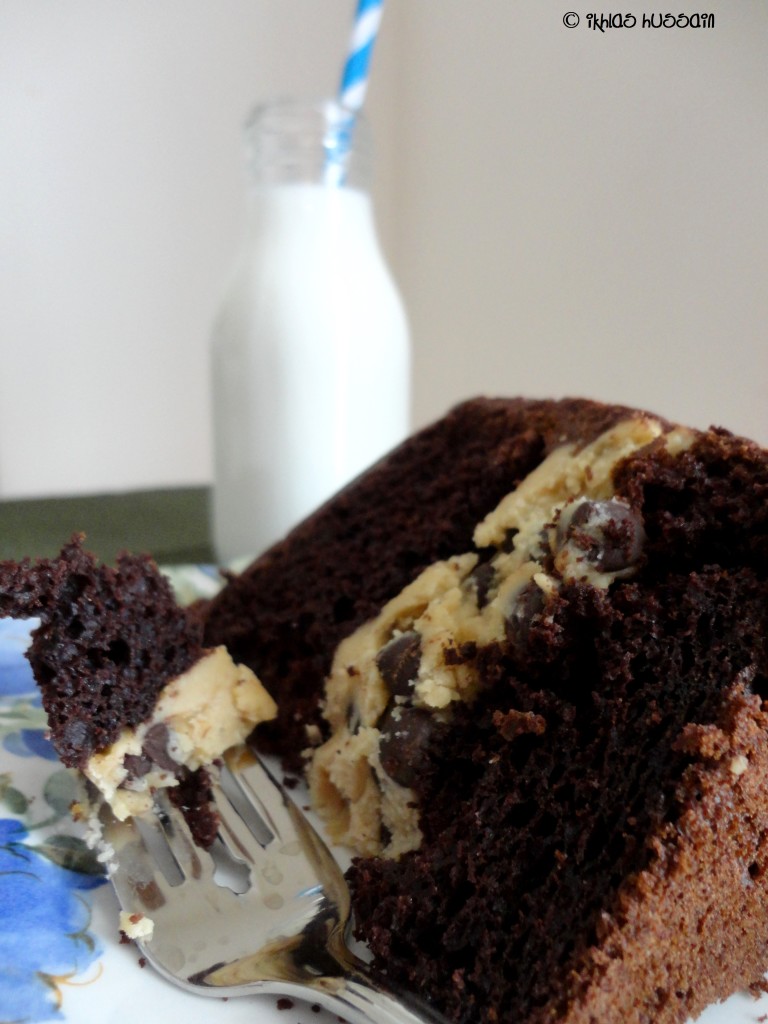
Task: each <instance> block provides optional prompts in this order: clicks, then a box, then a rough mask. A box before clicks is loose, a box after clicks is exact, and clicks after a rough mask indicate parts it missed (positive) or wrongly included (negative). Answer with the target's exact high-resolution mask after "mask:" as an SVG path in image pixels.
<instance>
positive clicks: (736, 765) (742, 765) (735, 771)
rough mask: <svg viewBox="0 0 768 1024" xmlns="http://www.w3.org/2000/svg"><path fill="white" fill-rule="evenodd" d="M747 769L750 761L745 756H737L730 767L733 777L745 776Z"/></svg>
mask: <svg viewBox="0 0 768 1024" xmlns="http://www.w3.org/2000/svg"><path fill="white" fill-rule="evenodd" d="M747 768H749V761H748V760H747V759H746V757H745V756H744V755H743V754H737V755H736V757H734V758H732V759H731V763H730V764H729V765H728V770H729V771H730V773H731V775H743V774H744V772H745V771H746V770H747Z"/></svg>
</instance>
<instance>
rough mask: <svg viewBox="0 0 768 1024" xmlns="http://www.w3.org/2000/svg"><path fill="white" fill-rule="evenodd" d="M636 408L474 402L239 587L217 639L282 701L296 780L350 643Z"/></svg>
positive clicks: (271, 742)
mask: <svg viewBox="0 0 768 1024" xmlns="http://www.w3.org/2000/svg"><path fill="white" fill-rule="evenodd" d="M627 412H628V410H626V409H624V408H621V407H618V406H607V405H600V404H598V403H594V402H589V401H585V400H582V399H565V400H563V401H560V402H549V401H528V400H525V399H486V398H481V399H474V400H471V401H468V402H466V403H464V404H462V405H459V406H457V407H456V408H455V409H454V410H452V411H451V412H450V413H449V414H448V415H447V416H446V417H444V418H443V419H441V420H440V421H439V422H437V423H435V424H434V425H433V426H431V427H428V428H426V429H425V430H423V431H421V432H419V433H417V434H415V435H414V436H413V437H412V438H410V439H409V440H407V441H405V442H404V443H403V444H402V445H401V446H400V447H399V448H397V449H396V450H395V451H394V452H393V453H392V454H390V455H388V456H387V457H385V458H384V459H383V460H382V461H381V462H380V463H379V464H378V465H377V466H376V467H374V468H373V469H372V470H369V471H368V472H366V473H365V474H363V475H362V476H361V477H360V478H359V479H358V480H357V481H355V482H353V483H352V484H350V485H349V487H347V488H346V489H345V490H344V491H343V492H342V493H341V494H339V495H337V496H336V497H334V498H333V499H332V500H331V501H330V502H328V503H327V504H326V505H325V506H324V507H323V508H321V509H320V510H319V511H317V512H316V513H315V514H314V515H313V516H311V517H310V518H309V519H307V520H306V521H305V522H304V523H302V524H301V525H299V526H298V527H297V528H296V529H295V530H293V531H292V532H291V533H290V535H289V536H288V537H287V538H286V539H285V540H284V541H283V542H282V543H279V544H277V545H276V546H274V547H273V548H271V549H270V550H269V551H267V552H266V553H265V554H264V555H263V556H261V557H260V558H259V559H257V560H256V561H255V562H254V563H253V564H252V565H251V566H250V567H249V568H248V569H247V570H246V571H245V572H244V573H242V574H241V575H239V576H236V577H234V578H232V579H230V581H229V583H228V585H227V586H226V587H225V589H224V590H223V591H222V592H221V594H220V595H219V596H218V597H217V598H216V599H215V600H214V601H213V602H212V604H211V605H210V606H209V608H208V609H207V611H206V625H205V639H206V642H207V643H210V644H224V645H226V647H227V648H228V649H229V651H230V653H231V654H232V657H233V658H234V659H235V660H236V661H242V662H243V663H244V664H246V665H249V666H250V667H251V668H253V670H254V671H255V672H256V673H257V674H258V675H259V677H260V679H261V680H262V681H263V683H264V685H265V686H266V687H267V689H268V690H269V691H270V693H271V694H272V695H273V697H275V699H276V700H277V703H278V717H277V719H276V720H275V722H274V723H271V724H269V725H266V726H263V727H261V728H260V729H259V744H260V746H261V747H262V748H263V749H267V750H271V751H277V752H279V753H280V754H281V755H282V756H283V758H285V759H286V761H287V763H288V764H290V765H291V766H292V767H293V768H295V769H298V768H300V767H301V761H300V757H299V752H300V751H301V750H303V749H304V748H305V747H306V746H307V745H308V743H309V742H310V739H313V740H314V739H316V737H315V736H313V735H311V734H310V736H309V737H308V734H307V727H310V728H311V729H314V730H319V731H320V732H321V733H322V734H323V735H325V734H327V727H326V725H325V724H324V722H323V720H322V717H321V715H320V712H319V700H320V697H321V694H322V688H323V681H324V678H325V676H326V675H327V673H328V671H329V669H330V665H331V659H332V657H333V652H334V650H335V648H336V646H337V644H338V643H339V641H340V640H341V639H342V638H343V637H345V636H347V635H348V634H349V633H351V632H352V631H353V629H355V627H356V626H358V625H359V624H360V623H362V622H364V621H365V620H366V619H368V618H370V617H371V616H373V615H375V614H376V612H377V611H378V610H379V608H380V607H381V605H382V604H383V603H384V602H385V601H386V600H388V599H389V598H390V597H392V596H394V595H395V594H396V593H398V592H399V591H400V590H401V589H402V587H403V586H405V584H406V583H408V582H410V581H411V580H412V579H414V577H415V576H416V575H417V574H418V573H419V572H420V571H421V570H422V569H424V568H425V567H426V566H428V565H429V564H430V563H431V562H433V561H435V560H436V559H439V558H447V557H449V556H450V555H452V554H455V553H456V552H461V551H465V550H468V549H469V548H470V547H471V544H472V532H473V530H474V528H475V525H476V524H477V522H478V521H479V520H480V519H481V518H482V517H483V516H484V515H485V514H486V513H487V512H488V511H490V510H491V509H492V508H494V506H495V505H496V504H497V503H498V502H499V501H500V500H501V498H502V497H504V495H505V494H507V493H508V492H509V491H510V490H512V488H513V487H514V486H515V485H516V483H517V482H519V481H520V480H521V479H522V478H523V477H525V476H526V474H527V473H529V472H530V471H531V470H532V469H533V468H534V467H535V466H536V465H537V464H538V463H539V462H540V461H541V460H542V458H543V457H544V456H545V455H547V454H548V453H549V452H550V451H552V450H553V449H554V448H556V447H558V446H559V445H561V444H563V443H564V442H566V441H572V440H578V441H580V442H581V441H589V440H591V439H592V438H594V437H596V436H598V435H599V434H601V433H602V432H603V431H604V430H606V429H607V428H608V427H610V426H611V425H613V424H614V423H616V422H618V421H619V420H621V419H623V418H624V417H625V416H626V415H627Z"/></svg>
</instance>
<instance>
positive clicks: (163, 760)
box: [141, 722, 179, 772]
mask: <svg viewBox="0 0 768 1024" xmlns="http://www.w3.org/2000/svg"><path fill="white" fill-rule="evenodd" d="M168 739H169V735H168V726H167V725H164V724H163V722H158V723H157V724H156V725H153V726H151V728H149V729H148V730H147V734H146V736H145V737H144V743H143V745H142V748H141V752H142V754H143V755H144V756H145V757H148V758H149V759H150V760H151V761H154V763H155V764H156V765H157V766H158V768H164V769H165V770H166V771H168V772H176V771H178V769H179V763H178V761H174V759H173V758H172V757H171V755H170V754H169V752H168Z"/></svg>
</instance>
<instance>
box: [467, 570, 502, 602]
mask: <svg viewBox="0 0 768 1024" xmlns="http://www.w3.org/2000/svg"><path fill="white" fill-rule="evenodd" d="M465 582H466V584H467V585H468V586H470V587H472V589H473V590H474V591H475V600H476V602H477V607H478V608H485V606H486V605H487V604H488V594H489V593H490V591H491V589H492V587H493V585H494V583H495V582H496V570H495V569H494V567H493V565H492V564H491V563H490V562H481V563H480V564H479V565H476V566H475V568H474V569H473V570H472V572H471V573H470V574H469V576H467V578H466V581H465Z"/></svg>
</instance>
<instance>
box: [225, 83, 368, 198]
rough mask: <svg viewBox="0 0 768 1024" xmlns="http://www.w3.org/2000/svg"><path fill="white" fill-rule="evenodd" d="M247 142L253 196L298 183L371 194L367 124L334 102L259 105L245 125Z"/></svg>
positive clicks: (280, 102) (292, 101)
mask: <svg viewBox="0 0 768 1024" xmlns="http://www.w3.org/2000/svg"><path fill="white" fill-rule="evenodd" d="M245 141H246V150H247V155H248V170H249V177H250V184H251V189H252V190H253V191H256V192H258V191H259V190H261V189H265V188H272V187H273V186H279V185H299V184H301V185H323V186H326V187H328V188H345V189H356V190H362V191H365V192H367V191H369V189H370V177H371V173H370V172H371V140H370V131H369V128H368V125H367V122H366V121H365V119H364V118H363V117H362V116H361V115H359V114H358V115H352V114H351V113H350V112H349V111H348V110H345V109H344V108H343V107H340V106H339V105H338V104H337V103H334V102H331V101H328V102H318V103H306V102H302V101H297V100H279V101H275V102H271V103H266V104H263V105H261V106H259V107H257V108H256V110H255V111H254V112H253V114H252V115H251V117H250V118H249V119H248V122H247V123H246V126H245Z"/></svg>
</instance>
